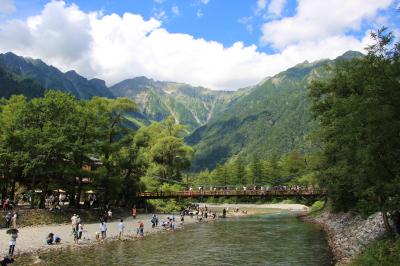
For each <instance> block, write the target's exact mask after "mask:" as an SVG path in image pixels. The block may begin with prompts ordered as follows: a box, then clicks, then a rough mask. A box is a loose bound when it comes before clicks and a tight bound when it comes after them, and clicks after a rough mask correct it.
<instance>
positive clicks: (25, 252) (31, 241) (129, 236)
mask: <svg viewBox="0 0 400 266" xmlns="http://www.w3.org/2000/svg"><path fill="white" fill-rule="evenodd" d="M206 205H207V207H209V208H210V210H211V211H212V212H215V209H220V208H229V211H228V212H227V214H228V216H227V218H232V217H242V216H250V215H256V214H265V213H272V212H274V211H276V210H288V211H293V212H300V213H304V210H305V209H304V207H306V206H304V205H301V204H261V205H256V204H221V205H217V204H212V205H208V204H206ZM201 206H203V205H201ZM235 207H239V210H240V211H239V212H238V213H235V212H233V210H234V208H235ZM306 208H307V207H306ZM242 210H247V213H242V212H241V211H242ZM307 210H308V209H307ZM217 213H218V214H220V212H219V211H218V212H217ZM157 216H158V217H159V221H160V223H159V224H161V221H164V220H166V218H167V217H171V216H172V214H157ZM150 219H151V214H140V215H138V216H137V217H136V219H133V218H132V217H127V218H124V224H125V232H124V239H123V240H119V239H118V231H117V223H118V221H119V220H117V221H112V222H110V223H107V227H108V230H107V238H106V240H105V241H104V242H99V241H97V240H96V239H95V237H94V234H95V232H96V231H98V230H99V228H98V227H99V223H88V224H83V226H84V233H83V239H82V240H81V242H80V243H79V244H75V243H74V241H73V237H72V235H71V224H55V225H38V226H29V227H22V228H19V231H20V233H19V237H18V239H17V245H16V251H15V255H14V257H15V258H16V260H17V261H18V260H19V258H21V257H23V256H30V257H32V259H33V260H34V264H40V263H42V261H41V259H40V255H41V254H43V253H48V252H55V251H63V250H67V249H72V250H79V249H82V248H90V247H93V246H96V245H102V244H107V243H111V242H113V241H138V240H141V238H138V237H137V235H136V228H137V223H138V222H139V221H143V222H144V224H145V237H144V238H146V236H149V235H155V234H158V233H172V232H173V231H174V230H167V229H163V228H162V227H161V226H160V225H159V226H158V227H156V228H151V222H150ZM175 219H176V222H175V224H176V229H175V230H180V229H183V228H184V227H185V226H192V225H196V224H198V223H208V222H214V221H218V220H219V219H221V218H218V215H217V218H216V219H212V218H211V217H209V218H208V219H204V218H203V219H202V221H201V222H199V221H198V220H197V219H196V216H193V218H190V216H185V221H184V224H183V225H180V216H179V215H175ZM1 231H3V234H5V229H1V230H0V233H1ZM45 232H46V233H45ZM50 232H53V233H55V234H56V235H59V236H60V237H61V239H62V241H61V244H58V245H47V244H45V237H46V235H47V234H48V233H50ZM59 232H61V233H59ZM38 237H39V238H40V239H39V240H38ZM6 240H7V241H6ZM0 242H1V247H2V249H3V250H5V248H4V247H5V246H7V247H8V245H7V244H8V236H7V238H6V239H5V238H0ZM5 242H7V243H5ZM5 251H6V250H5ZM2 253H3V254H2V255H5V254H4V251H3V252H2Z"/></svg>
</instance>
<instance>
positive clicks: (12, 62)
mask: <svg viewBox="0 0 400 266" xmlns="http://www.w3.org/2000/svg"><path fill="white" fill-rule="evenodd" d="M0 67H2V68H4V69H5V70H7V71H8V72H13V73H15V74H17V75H19V76H21V77H23V78H30V79H33V80H36V81H38V82H39V84H40V85H41V86H42V87H43V88H45V89H55V90H60V91H64V92H69V93H72V94H73V95H74V96H76V97H77V98H78V99H90V98H92V97H93V96H102V97H108V98H113V95H112V93H111V92H110V91H109V90H108V88H107V86H106V84H105V82H104V81H103V80H99V79H91V80H88V79H86V78H84V77H82V76H80V75H79V74H77V73H76V72H75V71H73V70H71V71H68V72H66V73H63V72H61V71H60V70H59V69H57V68H55V67H53V66H49V65H47V64H46V63H44V62H43V61H42V60H40V59H31V58H25V57H22V56H18V55H15V54H13V53H10V52H9V53H5V54H0Z"/></svg>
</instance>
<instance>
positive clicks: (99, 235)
mask: <svg viewBox="0 0 400 266" xmlns="http://www.w3.org/2000/svg"><path fill="white" fill-rule="evenodd" d="M224 211H225V209H224ZM112 216H113V213H112V211H111V210H110V209H108V210H107V211H105V212H104V213H103V214H102V215H100V216H99V230H98V231H96V232H95V235H94V236H95V239H96V240H97V241H98V242H103V241H105V240H106V238H107V229H108V222H110V221H111V219H112ZM186 216H189V217H191V218H192V219H194V218H196V220H197V221H198V222H201V221H202V220H203V219H209V218H212V219H215V218H216V217H217V216H216V213H215V212H212V211H210V210H209V208H208V207H207V206H204V207H200V205H198V204H191V205H189V206H188V207H187V208H186V209H184V210H182V211H181V212H180V213H179V219H176V217H175V215H174V214H172V215H171V216H168V217H166V219H165V220H162V221H161V222H160V221H159V217H158V216H157V214H153V215H152V216H151V220H150V223H151V226H152V228H157V227H158V226H159V225H160V226H161V228H162V229H165V230H175V229H176V227H177V225H176V224H177V222H178V221H179V224H180V225H181V226H182V225H183V224H184V221H185V217H186ZM7 217H9V218H7V221H8V220H10V222H7V224H6V225H7V227H9V229H8V231H7V234H9V235H10V241H9V252H8V256H6V257H4V258H0V265H8V264H10V263H13V262H14V258H13V256H14V250H15V247H16V242H17V238H18V229H17V224H16V217H17V214H16V213H14V214H11V212H9V213H8V214H7ZM136 217H137V210H136V207H133V208H132V218H133V219H136ZM177 220H178V221H177ZM117 232H118V239H119V240H124V237H125V236H124V233H125V224H124V220H123V219H119V222H118V223H117ZM85 233H86V234H87V233H88V232H87V231H86V230H84V225H83V221H82V219H81V217H80V216H79V215H77V214H73V215H72V217H71V235H72V238H73V240H74V243H75V244H79V242H80V240H82V239H85V237H84V234H85ZM144 233H145V223H144V221H143V220H139V221H138V222H137V228H136V237H137V238H143V237H144ZM86 237H87V238H88V239H90V236H89V237H88V236H86ZM61 241H62V239H61V237H60V236H59V235H57V234H56V233H55V232H50V233H48V235H47V237H46V239H45V243H46V244H47V245H58V244H60V243H61Z"/></svg>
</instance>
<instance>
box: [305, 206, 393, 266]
mask: <svg viewBox="0 0 400 266" xmlns="http://www.w3.org/2000/svg"><path fill="white" fill-rule="evenodd" d="M303 219H304V220H306V221H309V222H313V223H317V224H319V225H320V226H321V227H322V228H323V229H324V230H325V232H326V233H327V238H328V243H329V246H330V247H331V249H332V253H333V254H334V256H335V258H336V260H337V262H338V264H346V262H348V261H349V260H350V259H351V258H352V257H353V256H354V255H355V254H357V253H359V252H360V251H361V250H362V249H363V247H365V246H366V245H367V244H369V243H371V242H372V241H373V240H375V239H377V238H379V237H380V236H382V235H383V234H384V232H385V228H384V225H383V220H382V216H381V215H380V213H376V214H373V215H371V216H370V217H368V218H367V219H363V218H362V217H360V216H358V215H353V214H350V213H337V214H333V213H329V212H323V213H322V214H320V215H318V216H315V217H312V216H306V217H303Z"/></svg>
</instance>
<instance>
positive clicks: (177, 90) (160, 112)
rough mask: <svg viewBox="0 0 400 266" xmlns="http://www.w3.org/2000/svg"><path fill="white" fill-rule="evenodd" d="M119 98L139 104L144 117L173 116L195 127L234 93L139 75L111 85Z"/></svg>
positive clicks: (203, 121)
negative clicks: (129, 99)
mask: <svg viewBox="0 0 400 266" xmlns="http://www.w3.org/2000/svg"><path fill="white" fill-rule="evenodd" d="M110 91H111V92H112V93H113V94H114V95H115V96H116V97H128V98H131V99H133V100H135V101H136V103H138V105H139V108H140V111H141V113H142V114H143V117H144V118H146V119H147V120H149V121H161V120H163V119H165V118H166V117H168V116H170V115H172V116H173V117H174V118H175V120H176V121H177V122H179V123H180V124H185V125H188V126H189V129H190V130H194V129H196V128H198V127H200V126H202V125H204V124H206V123H207V122H208V121H209V120H210V119H211V118H212V117H213V116H214V114H215V113H217V112H218V110H220V109H221V108H222V106H223V105H224V104H226V102H228V101H229V100H230V98H231V96H232V95H233V93H232V92H225V91H212V90H209V89H205V88H203V87H193V86H190V85H187V84H183V83H176V82H166V81H155V80H153V79H148V78H146V77H137V78H133V79H127V80H124V81H121V82H119V83H117V84H115V85H114V86H112V87H110Z"/></svg>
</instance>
